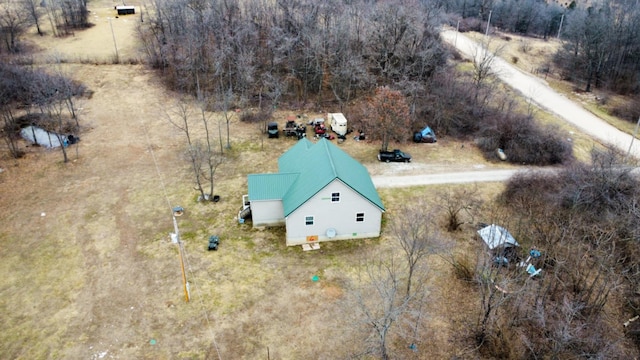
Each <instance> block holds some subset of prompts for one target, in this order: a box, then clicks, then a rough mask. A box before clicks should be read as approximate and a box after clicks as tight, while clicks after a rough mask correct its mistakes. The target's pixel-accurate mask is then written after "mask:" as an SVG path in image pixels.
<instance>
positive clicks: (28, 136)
mask: <svg viewBox="0 0 640 360" xmlns="http://www.w3.org/2000/svg"><path fill="white" fill-rule="evenodd" d="M20 135H21V136H22V137H23V138H24V139H25V140H28V141H30V142H32V143H34V144H38V145H40V146H44V147H47V148H56V147H60V138H58V135H56V134H55V133H51V132H48V131H46V130H44V129H41V128H39V127H37V126H27V127H25V128H23V129H22V130H20ZM61 138H62V141H65V140H66V139H67V137H66V136H64V135H62V136H61Z"/></svg>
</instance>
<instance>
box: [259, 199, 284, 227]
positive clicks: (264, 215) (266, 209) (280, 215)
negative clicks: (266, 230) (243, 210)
mask: <svg viewBox="0 0 640 360" xmlns="http://www.w3.org/2000/svg"><path fill="white" fill-rule="evenodd" d="M251 221H252V222H253V226H254V227H259V226H275V225H284V210H283V207H282V200H268V201H252V202H251Z"/></svg>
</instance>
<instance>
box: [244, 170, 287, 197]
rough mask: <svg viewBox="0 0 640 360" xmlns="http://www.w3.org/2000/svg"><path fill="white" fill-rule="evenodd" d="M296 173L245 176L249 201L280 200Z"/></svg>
mask: <svg viewBox="0 0 640 360" xmlns="http://www.w3.org/2000/svg"><path fill="white" fill-rule="evenodd" d="M297 177H298V174H291V173H289V174H251V175H249V176H248V177H247V182H248V187H249V201H261V200H281V199H282V197H283V196H284V194H285V193H286V192H287V191H288V190H289V188H290V187H291V184H293V182H294V181H295V180H296V178H297Z"/></svg>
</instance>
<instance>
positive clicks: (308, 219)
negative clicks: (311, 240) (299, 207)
mask: <svg viewBox="0 0 640 360" xmlns="http://www.w3.org/2000/svg"><path fill="white" fill-rule="evenodd" d="M304 223H305V225H313V216H307V217H305V218H304Z"/></svg>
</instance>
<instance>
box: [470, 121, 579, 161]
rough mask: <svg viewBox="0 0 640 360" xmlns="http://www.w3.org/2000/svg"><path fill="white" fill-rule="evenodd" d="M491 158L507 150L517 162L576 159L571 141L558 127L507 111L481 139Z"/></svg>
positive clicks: (486, 154)
mask: <svg viewBox="0 0 640 360" xmlns="http://www.w3.org/2000/svg"><path fill="white" fill-rule="evenodd" d="M478 145H479V146H480V148H481V149H482V150H483V151H484V152H485V156H486V157H487V158H496V157H497V155H496V149H498V148H500V149H503V150H504V152H505V154H506V155H507V161H509V162H511V163H516V164H529V165H555V164H562V163H566V162H569V161H570V160H572V159H573V154H572V147H571V143H570V142H569V141H568V140H566V139H565V138H564V137H562V136H561V134H560V132H559V130H558V129H557V128H556V127H555V126H541V125H538V124H536V123H535V122H534V121H533V119H532V118H531V117H530V116H528V115H520V114H506V115H505V116H503V117H502V118H499V119H498V120H497V121H496V123H495V125H494V127H492V128H490V129H487V130H486V131H484V134H483V137H482V140H481V141H479V142H478Z"/></svg>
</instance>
